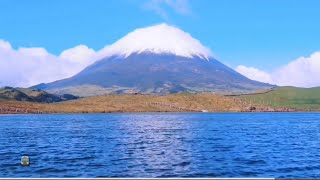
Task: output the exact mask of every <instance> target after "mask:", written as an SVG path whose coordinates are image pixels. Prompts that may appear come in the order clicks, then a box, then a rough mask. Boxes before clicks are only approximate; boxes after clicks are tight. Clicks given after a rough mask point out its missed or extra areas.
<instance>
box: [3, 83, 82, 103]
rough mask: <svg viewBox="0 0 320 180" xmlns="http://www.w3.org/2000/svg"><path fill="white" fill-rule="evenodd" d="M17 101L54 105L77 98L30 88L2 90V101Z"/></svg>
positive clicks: (7, 88) (5, 88)
mask: <svg viewBox="0 0 320 180" xmlns="http://www.w3.org/2000/svg"><path fill="white" fill-rule="evenodd" d="M1 99H2V100H16V101H29V102H41V103H52V102H60V101H67V100H72V99H77V97H76V96H73V95H71V94H63V95H55V94H50V93H47V92H45V91H41V90H35V89H29V88H12V87H4V88H0V100H1Z"/></svg>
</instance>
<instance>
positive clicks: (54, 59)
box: [0, 39, 104, 87]
mask: <svg viewBox="0 0 320 180" xmlns="http://www.w3.org/2000/svg"><path fill="white" fill-rule="evenodd" d="M103 52H104V51H103V49H102V50H100V51H99V52H95V51H94V50H93V49H90V48H88V47H87V46H85V45H79V46H76V47H74V48H71V49H67V50H65V51H63V52H62V53H61V54H60V55H59V56H55V55H53V54H50V53H49V52H48V51H47V50H46V49H44V48H41V47H39V48H24V47H20V48H18V49H13V48H12V46H11V44H10V43H9V42H7V41H5V40H2V39H0V86H17V87H29V86H32V85H36V84H39V83H48V82H52V81H55V80H59V79H63V78H67V77H70V76H73V75H75V74H76V73H78V72H80V71H81V70H82V69H83V68H85V67H87V66H88V65H90V64H91V63H93V62H94V61H95V60H96V59H97V58H99V57H103Z"/></svg>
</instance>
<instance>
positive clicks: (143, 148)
mask: <svg viewBox="0 0 320 180" xmlns="http://www.w3.org/2000/svg"><path fill="white" fill-rule="evenodd" d="M22 155H28V156H29V157H30V161H31V165H30V166H29V167H21V166H20V158H21V156H22ZM0 177H320V114H319V113H172V114H165V113H149V114H79V115H0Z"/></svg>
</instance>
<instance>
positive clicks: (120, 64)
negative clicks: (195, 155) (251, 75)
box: [34, 24, 272, 96]
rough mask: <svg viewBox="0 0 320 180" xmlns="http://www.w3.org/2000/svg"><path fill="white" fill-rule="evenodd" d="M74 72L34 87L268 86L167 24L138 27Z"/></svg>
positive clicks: (81, 91) (92, 90) (83, 92)
mask: <svg viewBox="0 0 320 180" xmlns="http://www.w3.org/2000/svg"><path fill="white" fill-rule="evenodd" d="M107 51H108V53H107V55H106V56H105V58H102V59H100V60H98V61H96V62H95V63H94V64H92V65H90V66H88V67H87V68H85V69H84V70H82V71H81V72H80V73H78V74H76V75H75V76H73V77H71V78H67V79H63V80H59V81H55V82H52V83H48V84H40V85H37V86H34V88H37V89H42V90H47V91H49V92H50V91H51V92H55V93H72V94H76V95H80V96H88V95H98V94H107V93H157V94H168V93H179V92H194V93H197V92H215V93H231V92H249V91H255V90H259V89H266V88H270V87H272V85H270V84H266V83H261V82H257V81H253V80H250V79H248V78H247V77H245V76H243V75H241V74H239V73H238V72H236V71H234V70H233V69H231V68H229V67H228V66H226V65H224V64H222V63H221V62H219V61H218V60H216V59H215V58H214V57H213V55H212V53H211V51H210V50H209V49H208V48H206V47H205V46H203V45H202V44H201V43H200V42H199V41H198V40H196V39H194V38H193V37H191V35H189V34H188V33H185V32H183V31H182V30H180V29H178V28H176V27H173V26H169V25H167V24H160V25H155V26H151V27H147V28H142V29H137V30H135V31H133V32H131V33H129V34H128V35H126V36H125V37H123V38H122V39H120V40H119V41H117V42H116V43H114V44H113V45H111V46H109V47H108V49H107Z"/></svg>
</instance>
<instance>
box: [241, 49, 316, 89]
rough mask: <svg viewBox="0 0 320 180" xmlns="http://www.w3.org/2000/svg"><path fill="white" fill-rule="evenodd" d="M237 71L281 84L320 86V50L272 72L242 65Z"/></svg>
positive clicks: (254, 78)
mask: <svg viewBox="0 0 320 180" xmlns="http://www.w3.org/2000/svg"><path fill="white" fill-rule="evenodd" d="M236 71H238V72H239V73H241V74H243V75H245V76H247V77H248V78H250V79H253V80H257V81H262V82H267V83H272V84H276V85H280V86H298V87H315V86H320V52H315V53H313V54H311V55H310V56H309V57H300V58H298V59H296V60H294V61H292V62H290V63H288V64H286V65H284V66H282V67H280V68H278V69H276V70H274V71H272V72H265V71H263V70H259V69H256V68H253V67H246V66H243V65H240V66H238V67H236Z"/></svg>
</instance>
